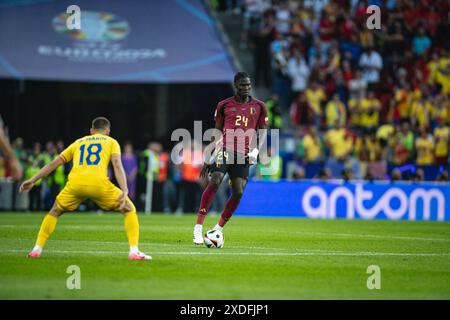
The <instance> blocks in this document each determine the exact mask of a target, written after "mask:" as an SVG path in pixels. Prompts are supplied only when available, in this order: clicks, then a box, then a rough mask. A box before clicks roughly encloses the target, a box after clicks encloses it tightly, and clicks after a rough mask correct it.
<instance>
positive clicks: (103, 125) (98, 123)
mask: <svg viewBox="0 0 450 320" xmlns="http://www.w3.org/2000/svg"><path fill="white" fill-rule="evenodd" d="M110 128H111V123H110V122H109V120H108V119H106V118H105V117H97V118H95V119H94V120H92V129H102V130H105V129H110Z"/></svg>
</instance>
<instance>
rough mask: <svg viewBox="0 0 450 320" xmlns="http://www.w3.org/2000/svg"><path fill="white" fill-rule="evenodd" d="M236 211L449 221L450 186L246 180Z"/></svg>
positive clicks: (312, 216) (260, 213)
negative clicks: (247, 181) (246, 183)
mask: <svg viewBox="0 0 450 320" xmlns="http://www.w3.org/2000/svg"><path fill="white" fill-rule="evenodd" d="M236 214H237V215H247V216H250V215H251V216H286V217H307V218H346V219H388V220H412V221H450V184H448V183H442V184H441V183H401V182H398V183H395V184H392V183H387V182H386V183H382V182H373V183H369V182H355V183H340V182H303V181H283V182H260V181H249V183H248V185H247V187H246V190H245V193H244V196H243V198H242V201H241V204H240V205H239V208H238V210H237V212H236Z"/></svg>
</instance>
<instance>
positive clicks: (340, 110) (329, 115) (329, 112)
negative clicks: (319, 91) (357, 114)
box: [325, 93, 347, 129]
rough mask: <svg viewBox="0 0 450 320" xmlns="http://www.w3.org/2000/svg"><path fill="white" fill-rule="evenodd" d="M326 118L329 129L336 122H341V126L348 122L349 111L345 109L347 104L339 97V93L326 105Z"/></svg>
mask: <svg viewBox="0 0 450 320" xmlns="http://www.w3.org/2000/svg"><path fill="white" fill-rule="evenodd" d="M325 119H326V123H327V128H328V129H332V128H333V127H334V124H335V123H336V122H339V124H340V126H344V125H345V124H346V122H347V111H346V110H345V105H344V103H342V101H341V100H340V99H339V95H338V94H337V93H335V94H334V95H333V98H332V99H331V100H330V101H329V102H328V103H327V105H326V107H325Z"/></svg>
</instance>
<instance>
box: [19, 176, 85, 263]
mask: <svg viewBox="0 0 450 320" xmlns="http://www.w3.org/2000/svg"><path fill="white" fill-rule="evenodd" d="M82 201H83V199H82V198H81V197H79V196H78V195H76V193H75V192H74V190H73V189H72V187H71V186H70V185H66V186H65V187H64V189H62V190H61V192H60V193H59V194H58V196H57V197H56V200H55V203H54V204H53V207H52V208H51V209H50V211H49V212H48V214H47V215H46V216H45V217H44V220H43V221H42V224H41V228H40V229H39V233H38V236H37V240H36V244H35V246H34V248H33V250H31V252H30V253H29V254H28V257H29V258H39V257H40V256H41V253H42V249H43V247H44V245H45V243H46V242H47V240H48V238H49V237H50V236H51V234H52V233H53V231H54V230H55V228H56V224H57V222H58V218H59V217H60V216H61V215H62V214H63V213H64V212H66V211H74V210H76V208H78V206H79V205H80V203H81V202H82Z"/></svg>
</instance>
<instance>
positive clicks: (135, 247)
mask: <svg viewBox="0 0 450 320" xmlns="http://www.w3.org/2000/svg"><path fill="white" fill-rule="evenodd" d="M130 252H131V253H138V252H139V249H138V247H137V246H130Z"/></svg>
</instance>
